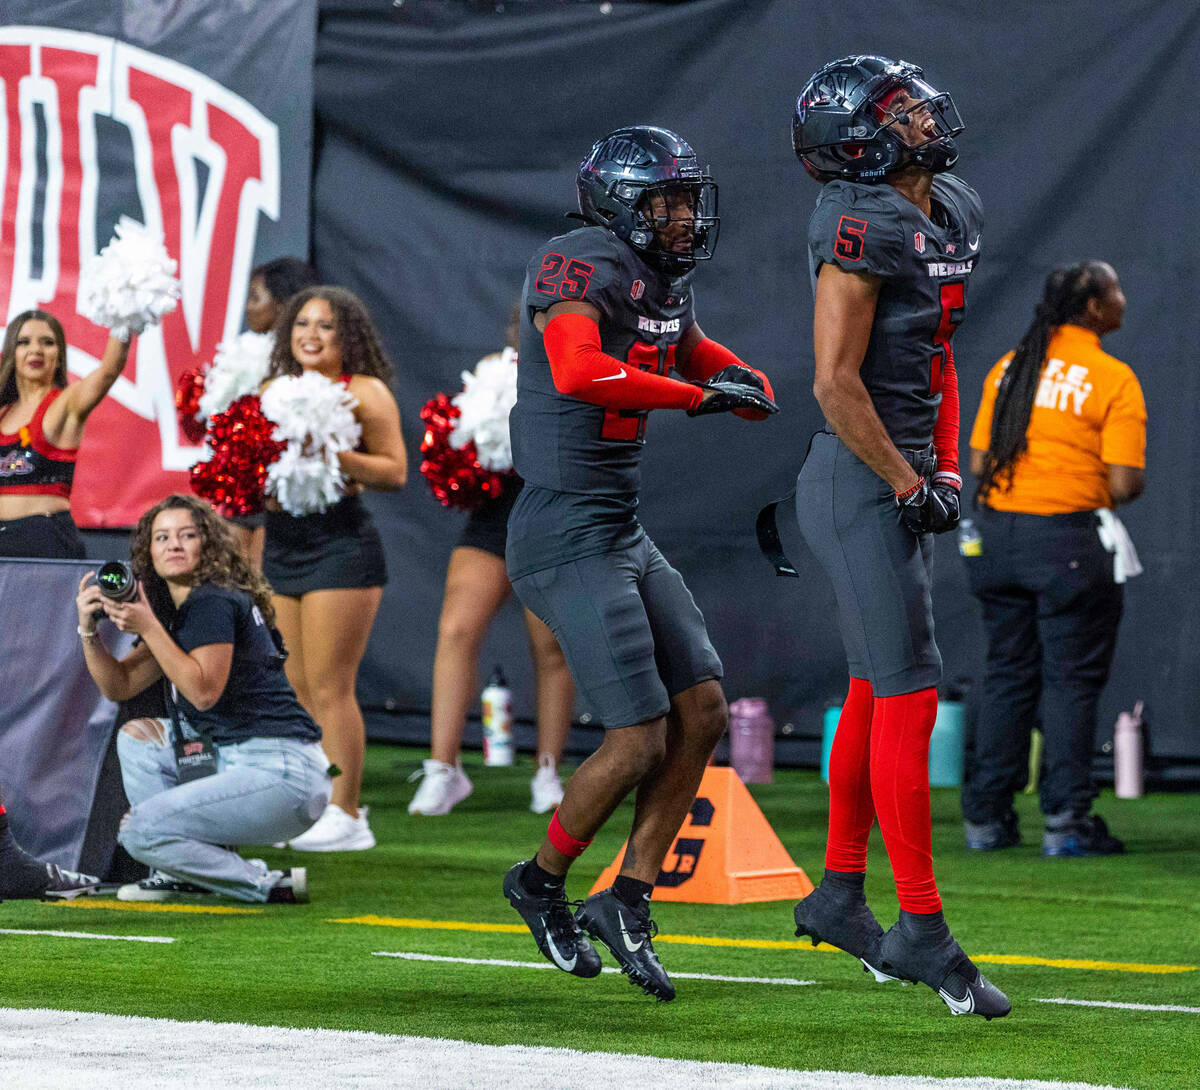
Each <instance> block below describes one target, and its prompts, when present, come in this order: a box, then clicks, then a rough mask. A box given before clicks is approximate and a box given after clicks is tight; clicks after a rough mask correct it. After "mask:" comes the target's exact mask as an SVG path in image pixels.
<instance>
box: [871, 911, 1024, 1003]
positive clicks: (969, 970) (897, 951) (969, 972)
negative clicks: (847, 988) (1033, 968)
mask: <svg viewBox="0 0 1200 1090" xmlns="http://www.w3.org/2000/svg"><path fill="white" fill-rule="evenodd" d="M879 956H880V960H881V962H882V967H883V970H884V972H887V973H894V974H895V975H896V976H898V977H900V978H901V979H903V980H911V981H913V982H914V983H919V984H927V985H929V987H931V988H932V989H933V990H934V991H935V992H937V994H938V995H939V996H940V997H941V999H942V1002H944V1003H945V1004H946V1006H947V1007H949V1008H950V1012H951V1013H952V1014H978V1015H981V1016H982V1017H983V1018H985V1019H986V1020H987V1021H989V1022H990V1021H991V1020H992V1019H993V1018H1003V1017H1004V1016H1005V1015H1006V1014H1008V1012H1009V1011H1011V1010H1012V1004H1011V1003H1009V1001H1008V996H1006V995H1005V994H1004V993H1003V992H1002V991H1001V990H1000V989H999V988H997V987H996V985H995V984H993V983H992V982H991V981H990V980H988V978H987V977H985V976H984V975H983V974H982V973H981V972H980V971H979V970H978V969H977V968H976V967H975V966H974V965H973V964H972V962H971V959H970V958H968V957H967V955H966V954H964V953H963V950H962V947H961V946H959V945H958V943H957V942H955V941H954V937H953V936H952V935H951V934H950V929H949V928H948V927H946V926H945V924H944V923H943V924H942V928H941V934H939V935H937V936H929V935H923V934H919V933H916V932H915V931H914V930H913V929H910V928H908V927H906V926H905V919H904V916H903V914H902V915H901V918H900V920H899V921H898V922H897V923H896V924H895V925H894V926H893V927H892V928H891V929H890V930H889V931H888V932H887V934H885V935H884V936H883V938H882V940H880V944H879Z"/></svg>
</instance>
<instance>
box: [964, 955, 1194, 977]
mask: <svg viewBox="0 0 1200 1090" xmlns="http://www.w3.org/2000/svg"><path fill="white" fill-rule="evenodd" d="M971 960H972V961H985V962H987V963H988V964H990V965H1049V966H1051V967H1053V968H1055V969H1102V970H1107V971H1109V972H1113V973H1194V972H1195V971H1196V968H1197V967H1196V966H1195V965H1149V964H1146V963H1144V962H1140V961H1080V960H1078V959H1076V958H1034V957H1025V956H1024V955H1022V954H980V955H974V954H973V955H971Z"/></svg>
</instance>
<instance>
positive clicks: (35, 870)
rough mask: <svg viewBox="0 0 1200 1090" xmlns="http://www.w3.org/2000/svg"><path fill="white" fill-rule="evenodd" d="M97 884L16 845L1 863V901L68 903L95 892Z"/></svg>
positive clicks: (87, 877)
mask: <svg viewBox="0 0 1200 1090" xmlns="http://www.w3.org/2000/svg"><path fill="white" fill-rule="evenodd" d="M99 885H100V879H99V878H94V877H93V876H92V875H90V874H80V873H79V872H78V871H73V870H67V869H66V868H65V867H60V866H57V865H56V864H54V863H43V862H42V861H41V860H40V859H34V858H33V856H31V855H30V854H29V853H28V852H26V851H24V850H23V849H21V848H19V847H18V846H17V845H16V844H12V846H11V848H10V849H9V851H7V852H6V853H5V854H4V858H3V860H2V861H0V901H28V900H38V899H40V900H43V901H51V900H59V901H69V900H71V899H72V898H73V897H79V896H81V895H83V894H85V893H94V892H95V891H96V887H97V886H99Z"/></svg>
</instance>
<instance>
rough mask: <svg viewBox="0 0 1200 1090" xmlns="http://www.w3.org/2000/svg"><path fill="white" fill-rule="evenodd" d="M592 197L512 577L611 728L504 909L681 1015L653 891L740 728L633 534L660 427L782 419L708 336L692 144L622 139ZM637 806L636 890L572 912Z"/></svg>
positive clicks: (544, 370) (538, 258)
mask: <svg viewBox="0 0 1200 1090" xmlns="http://www.w3.org/2000/svg"><path fill="white" fill-rule="evenodd" d="M578 188H579V211H580V215H581V217H582V219H583V220H584V221H585V223H586V224H587V225H586V226H583V227H580V228H578V229H576V230H574V231H571V232H569V233H568V234H565V235H560V236H558V237H557V238H553V239H551V240H550V241H549V242H548V243H547V244H546V245H545V246H544V247H542V249H541V250H539V251H538V253H537V254H536V255H535V256H534V258H533V260H532V261H531V262H530V264H529V269H528V273H527V276H526V281H525V288H524V298H523V307H522V318H521V347H520V366H519V367H518V369H517V403H516V405H515V406H514V408H513V410H512V414H511V416H510V431H511V434H512V444H513V462H514V467H515V468H516V470H517V472H518V473H519V474H520V475H521V477H523V478H524V480H525V482H526V484H525V488H524V490H523V491H522V493H521V495H520V497H519V498H518V499H517V502H516V505H515V506H514V508H513V512H512V515H511V517H510V519H509V527H508V547H507V564H508V571H509V576H510V578H511V579H512V584H513V589H514V590H515V591H516V594H517V596H518V597H519V598H520V600H521V602H522V603H523V604H524V605H525V606H526V607H527V608H528V609H530V610H531V611H532V612H533V613H535V614H536V615H537V616H539V617H540V618H541V619H542V620H543V621H545V622H546V624H547V625H549V627H550V628H551V630H552V631H553V632H554V635H555V637H556V638H557V639H558V642H559V644H560V646H561V647H562V650H563V654H564V655H565V656H566V660H567V665H568V666H569V667H570V669H571V674H572V676H573V677H574V679H575V683H576V686H577V687H578V689H579V692H580V693H581V694H582V696H583V698H584V700H585V702H586V703H587V705H588V707H589V708H590V709H591V710H592V712H593V713H594V714H595V715H596V717H597V718H598V719H599V720H600V722H602V723H603V724H604V726H605V727H606V728H607V731H606V734H605V738H604V742H603V744H602V745H601V746H600V748H599V749H598V750H597V751H596V752H595V753H594V754H592V756H590V757H589V758H588V759H587V760H586V761H584V762H583V764H581V765H580V766H579V768H578V769H577V770H576V772H575V774H574V775H573V776H572V777H571V779H570V780H569V781H568V783H567V785H566V790H565V794H564V797H563V801H562V804H561V805H560V806H559V809H558V812H557V813H556V814H555V815H554V817H553V818H552V819H551V822H550V827H549V830H548V831H547V835H546V839H545V841H544V842H543V843H542V845H541V847H540V848H539V850H538V853H537V856H536V857H535V858H534V859H532V860H529V861H527V862H522V863H518V864H516V866H514V867H513V868H512V869H511V870H510V871H509V872H508V874H507V875H506V876H505V879H504V894H505V896H506V897H507V898H508V900H509V901H510V902H511V904H512V905H513V907H514V908H515V909H516V910H517V911H518V912H519V913H520V914H521V917H522V919H524V920H525V922H526V924H527V925H528V926H529V929H530V931H532V932H533V935H534V938H535V939H536V941H537V944H538V948H539V949H540V950H541V952H542V953H543V954H544V955H545V956H546V957H547V958H549V959H550V960H551V961H552V962H553V963H554V964H555V965H557V966H558V967H559V968H560V969H563V970H564V971H566V972H569V973H573V974H574V975H576V976H583V977H591V976H595V975H597V974H598V973H599V972H600V958H599V955H598V954H597V953H596V951H595V949H594V947H593V946H592V944H591V943H590V942H589V941H588V938H587V937H585V934H584V933H585V932H586V933H587V934H588V935H590V936H591V937H592V938H594V939H596V940H597V941H599V942H601V943H603V944H604V945H605V946H607V947H608V948H609V950H610V951H611V952H612V954H613V956H614V957H615V958H616V960H617V962H618V964H619V965H620V966H621V969H622V971H623V972H624V973H626V974H627V975H628V976H629V979H630V981H631V982H633V983H634V984H636V985H638V986H639V987H641V988H642V989H643V990H644V991H646V992H647V993H648V994H650V995H653V996H655V997H656V998H658V999H660V1000H669V999H672V998H673V997H674V995H675V988H674V986H673V985H672V983H671V981H670V979H669V978H668V977H667V974H666V973H665V972H664V971H663V968H662V966H661V964H659V961H658V958H657V956H656V955H655V952H654V948H653V946H652V944H651V938H652V937H653V935H654V933H655V927H654V924H653V921H651V919H650V895H651V893H652V891H653V888H654V883H655V880H656V879H657V877H658V874H659V871H660V869H661V867H662V862H663V859H664V857H665V856H666V853H667V850H668V848H669V847H670V846H671V843H672V841H673V840H674V837H675V834H676V833H677V832H678V830H679V827H680V825H681V824H682V823H683V819H684V817H685V816H686V815H687V812H688V809H689V807H690V806H691V804H692V801H693V800H694V798H695V795H696V789H697V787H698V786H699V784H700V778H701V776H702V775H703V773H704V766H705V764H706V763H707V762H708V758H709V756H710V755H711V753H712V750H713V747H714V746H715V745H716V743H717V740H718V739H719V738H720V737H721V735H722V733H723V732H724V731H725V727H726V722H727V719H728V712H727V709H726V706H725V698H724V696H723V695H722V692H721V685H720V677H721V673H722V671H721V661H720V659H719V658H718V657H717V653H716V651H715V650H714V649H713V646H712V644H711V642H710V641H709V639H708V634H707V632H706V630H705V626H704V618H703V617H702V616H701V615H700V611H699V610H698V609H697V608H696V604H695V602H694V601H693V600H692V596H691V594H690V593H689V592H688V589H687V587H686V586H684V583H683V580H682V579H681V578H680V576H679V573H678V572H676V571H675V570H674V569H673V568H672V567H671V566H670V565H669V564H668V563H667V562H666V560H664V559H663V557H662V554H661V553H660V552H659V551H658V549H657V548H655V546H654V543H653V542H652V541H651V540H650V539H649V537H647V536H646V533H645V531H644V530H643V529H642V526H641V523H640V522H639V521H638V518H637V504H638V489H639V472H640V471H639V464H640V460H641V450H642V444H643V442H644V437H645V430H646V417H647V414H648V412H649V410H651V409H684V410H686V411H687V412H688V413H689V415H693V416H700V415H705V414H708V413H714V412H735V413H738V414H740V415H742V416H745V417H748V418H750V419H764V418H765V417H766V416H767V415H769V414H770V413H773V412H775V403H774V401H773V400H772V394H771V386H770V383H769V382H768V381H767V379H766V377H765V376H764V375H763V374H762V372H760V371H757V370H755V369H754V368H752V367H749V366H747V365H746V364H744V363H743V362H742V361H741V360H740V359H738V357H737V356H736V355H734V353H733V352H731V351H730V350H729V349H727V348H725V347H724V346H723V345H720V344H717V343H716V342H715V341H712V340H709V339H708V338H707V337H706V336H705V335H704V333H703V332H702V331H701V329H700V327H699V326H698V325H697V324H696V320H695V315H694V313H693V309H692V285H691V280H692V270H693V267H694V265H695V263H696V262H697V261H701V260H704V259H706V258H709V257H711V256H712V251H713V248H714V247H715V245H716V241H717V229H718V225H719V221H718V219H717V215H716V211H717V208H716V202H717V187H716V185H715V183H714V182H713V180H712V178H711V177H709V176H708V175H707V174H706V173H705V172H704V171H703V170H701V168H700V166H699V164H698V163H697V161H696V156H695V153H694V152H693V151H692V149H691V147H690V146H688V144H687V143H686V142H685V141H683V140H682V139H681V138H680V137H678V136H677V135H676V134H675V133H672V132H669V131H668V130H666V129H660V128H653V127H650V126H642V125H639V126H633V127H630V128H625V129H618V130H617V131H615V132H612V133H610V134H609V135H608V136H606V137H605V138H604V139H603V140H601V141H599V142H598V143H597V144H596V145H595V146H594V147H593V148H592V150H591V152H590V153H589V154H588V157H587V158H586V159H585V160H584V162H583V163H582V165H581V166H580V169H579V178H578ZM671 372H674V373H675V374H677V375H678V376H680V377H673V376H672V374H671ZM631 791H636V792H637V805H636V810H635V813H634V819H633V828H632V831H631V832H630V835H629V847H628V848H627V850H626V852H625V857H624V860H623V861H622V864H621V868H620V874H619V875H618V877H617V879H616V880H615V882H614V883H613V886H612V887H611V888H610V889H606V890H603V891H601V892H599V893H596V894H594V895H593V896H591V897H589V898H588V899H587V900H586V901H585V902H584V903H583V906H582V908H580V910H579V911H578V913H576V915H575V916H572V915H571V912H570V909H569V908H568V905H567V900H566V895H565V892H564V884H565V879H566V874H567V869H568V868H569V867H570V865H571V863H572V862H573V861H574V860H575V859H576V858H577V857H578V856H579V855H580V854H581V853H582V852H583V850H584V849H585V848H586V847H587V846H588V844H589V843H590V842H591V839H592V837H593V836H594V835H595V833H596V831H597V830H598V829H599V828H600V827H601V826H602V825H603V824H604V822H605V821H606V820H607V819H608V817H609V815H610V814H611V813H612V812H613V810H614V809H615V808H616V807H617V805H618V803H620V802H621V800H622V799H624V798H625V796H626V795H628V794H629V793H630V792H631Z"/></svg>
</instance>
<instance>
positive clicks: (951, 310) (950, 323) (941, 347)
mask: <svg viewBox="0 0 1200 1090" xmlns="http://www.w3.org/2000/svg"><path fill="white" fill-rule="evenodd" d="M938 297H939V299H940V300H941V304H942V320H941V321H940V322H939V323H938V329H937V332H936V333H935V334H934V335H933V356H932V357H931V358H930V360H929V392H930V393H932V394H937V393H941V390H942V368H943V367H945V365H946V358H947V357H949V358H950V359H953V358H954V353H953V352H951V350H950V338H951V337H953V336H954V330H955V328H956V327H957V325H958V323H959V322H961V321H962V316H963V308H964V307H965V306H966V286H965V285H964V284H963V283H962V281H961V280H960V281H959V282H958V283H953V284H943V285H942V287H941V291H940V292H939V293H938Z"/></svg>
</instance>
